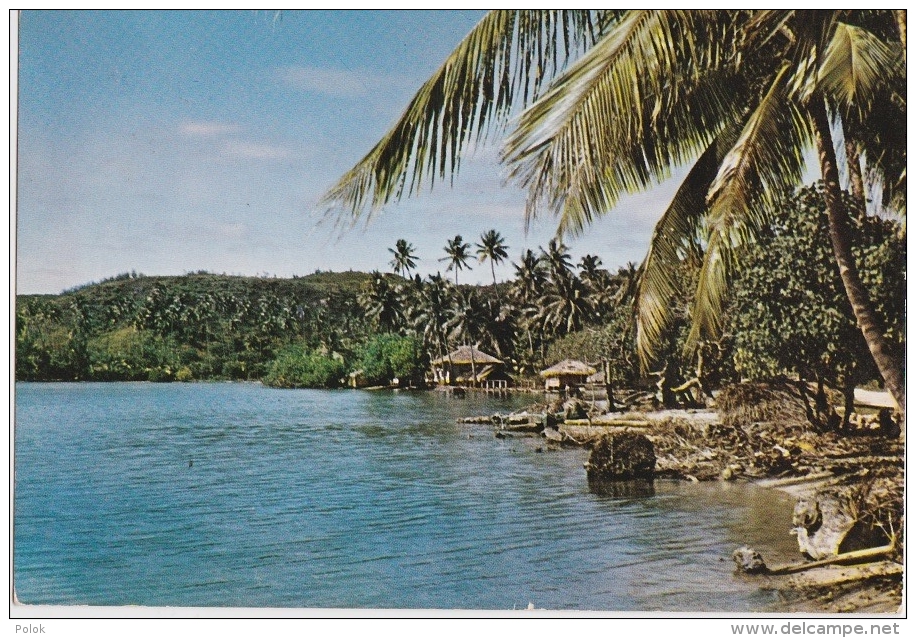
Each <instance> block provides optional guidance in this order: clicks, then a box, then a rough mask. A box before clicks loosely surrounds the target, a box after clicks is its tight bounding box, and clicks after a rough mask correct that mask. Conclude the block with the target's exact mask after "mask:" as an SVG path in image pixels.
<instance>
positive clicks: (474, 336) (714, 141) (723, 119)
mask: <svg viewBox="0 0 916 638" xmlns="http://www.w3.org/2000/svg"><path fill="white" fill-rule="evenodd" d="M900 17H901V16H900V14H899V13H898V12H894V11H870V10H869V11H866V10H836V11H793V10H787V11H750V10H741V11H586V12H581V11H498V12H493V13H491V14H488V16H487V17H485V18H484V20H483V21H482V22H481V23H480V24H479V25H478V26H477V27H476V28H475V29H474V30H473V31H472V33H471V34H469V35H468V37H467V39H466V40H465V41H464V42H463V43H462V44H461V45H460V46H459V48H458V49H457V50H456V51H455V52H454V53H453V54H452V56H450V58H449V59H448V60H446V61H445V63H444V64H443V66H442V67H441V68H440V69H439V71H438V72H437V73H436V74H435V75H434V76H433V78H431V79H430V80H429V81H428V82H427V83H426V84H425V85H424V86H423V87H422V89H421V90H420V92H419V93H418V94H417V96H416V97H415V98H414V100H413V101H412V102H411V104H410V105H409V107H408V109H407V110H406V111H405V114H404V115H403V116H402V118H401V119H400V120H399V121H398V122H397V123H396V125H395V126H394V128H393V129H392V130H391V131H389V133H388V134H387V135H386V136H385V137H384V138H383V139H382V140H381V141H380V142H379V144H378V145H377V146H376V147H375V148H374V149H373V150H372V151H371V152H370V153H369V154H368V155H367V156H366V157H365V158H364V159H363V160H362V161H361V162H360V163H359V164H358V165H357V166H356V167H354V169H352V170H351V171H350V172H349V173H348V174H347V175H345V176H344V177H343V178H342V179H341V180H340V182H339V183H338V184H337V185H336V186H335V187H334V188H333V189H332V190H331V191H330V192H329V193H328V195H327V197H326V200H325V201H326V203H327V204H328V205H329V206H331V207H336V208H337V210H338V211H342V213H341V214H342V215H343V216H354V217H358V216H360V215H363V214H367V213H370V212H372V211H373V210H376V209H378V208H379V207H381V206H382V205H384V204H385V203H387V202H390V201H392V200H396V199H397V198H399V197H401V196H402V195H403V194H407V195H410V194H412V193H414V192H416V190H417V189H418V188H419V187H420V184H422V183H424V182H425V181H432V180H433V178H434V177H436V176H442V177H444V176H446V175H448V174H449V173H453V172H455V171H457V169H458V166H459V158H460V155H461V153H462V151H463V150H464V149H465V147H466V146H467V145H468V144H469V142H470V140H471V139H472V137H486V136H487V135H488V134H490V133H492V132H494V131H502V132H506V131H507V129H506V128H505V126H508V122H509V117H510V115H512V114H514V113H515V112H516V111H517V110H518V109H519V108H521V109H523V110H522V113H521V115H520V116H519V117H518V118H517V119H516V120H515V121H514V122H515V124H514V128H512V129H509V130H508V135H507V137H506V141H505V147H504V159H505V161H506V162H507V163H508V164H509V166H510V170H511V174H512V175H513V177H514V178H516V179H517V180H518V181H519V182H520V183H521V184H522V185H524V186H525V187H527V188H528V189H529V194H530V196H529V202H528V209H527V215H528V217H529V218H532V217H535V216H537V215H541V214H543V213H544V212H548V213H551V214H554V215H556V216H557V219H558V234H557V236H556V238H555V239H552V240H551V241H549V242H548V244H547V246H546V247H540V248H539V249H538V250H537V251H534V250H530V249H526V250H524V251H522V252H521V253H520V254H519V256H518V259H517V261H513V262H511V263H512V267H513V273H514V274H513V276H512V277H511V278H510V279H508V280H507V281H502V282H500V281H498V280H497V277H496V266H497V265H498V264H500V263H502V262H504V261H507V260H510V254H511V253H510V250H511V249H510V247H509V246H507V244H506V240H505V239H504V237H503V236H502V235H501V234H500V233H499V232H498V231H497V230H496V229H491V230H488V231H486V232H484V233H482V234H481V235H480V238H479V241H477V242H476V243H475V244H473V245H472V244H471V243H470V242H467V241H465V240H464V238H463V236H461V235H456V236H455V237H454V238H452V239H447V240H446V243H445V246H444V249H443V253H444V256H442V257H441V258H439V259H438V260H437V261H438V262H441V263H444V264H445V272H446V276H442V275H441V274H439V273H437V274H434V275H429V276H427V277H425V278H423V277H421V276H420V275H419V274H416V272H417V270H418V265H419V262H420V258H419V257H418V256H417V253H416V248H415V247H414V245H413V244H411V243H410V242H409V241H408V240H407V239H399V240H397V242H396V244H395V246H394V247H393V248H390V249H389V252H390V253H391V261H390V262H389V266H390V268H391V272H390V273H382V272H372V273H338V274H334V273H316V274H315V275H311V276H309V277H303V278H294V279H292V280H279V279H251V278H238V277H225V276H216V275H206V274H196V275H189V276H186V277H179V278H175V277H172V278H165V277H143V276H136V275H122V276H119V277H116V278H114V279H113V280H111V281H107V282H103V283H101V284H97V285H92V286H87V287H84V288H81V289H78V290H72V291H68V292H66V293H64V294H62V295H59V296H29V297H21V298H19V299H18V303H17V323H16V375H17V378H18V379H41V380H56V379H72V380H83V379H95V380H115V379H118V380H139V379H147V380H194V379H261V380H264V381H265V382H267V383H270V384H273V385H278V386H289V387H298V386H318V387H334V386H338V385H342V384H344V383H346V382H347V380H348V375H356V376H350V377H349V378H351V379H356V378H357V377H359V378H361V379H362V380H363V381H364V382H365V383H370V384H387V383H390V382H391V381H392V380H393V379H398V381H399V382H401V383H408V384H416V383H421V382H422V380H423V377H424V375H425V372H426V371H427V370H428V367H429V362H430V361H431V360H433V359H437V358H444V357H447V356H448V353H449V352H451V351H452V350H453V349H455V348H456V347H457V346H459V345H462V344H469V343H473V344H477V345H478V347H480V348H481V349H483V350H485V351H488V352H491V353H492V354H494V355H496V356H497V357H499V358H500V359H502V360H503V361H504V362H506V364H507V366H508V369H509V372H510V373H511V374H512V375H513V376H514V377H515V378H516V379H519V380H520V379H530V378H532V377H534V375H536V373H537V371H538V370H540V369H542V368H543V367H546V366H547V365H549V364H552V363H554V362H556V361H557V360H559V359H562V358H575V359H582V360H585V361H588V362H590V363H593V364H598V363H601V364H603V365H602V367H603V369H604V371H605V375H606V380H607V382H608V383H611V384H617V385H638V384H654V383H656V382H657V383H658V386H659V388H660V390H661V396H662V398H663V399H664V400H665V401H666V402H677V401H678V400H679V399H678V396H676V394H675V393H674V391H673V390H672V389H673V388H675V386H681V387H687V386H690V387H692V388H694V390H695V393H694V394H692V396H693V397H694V399H700V398H702V397H703V395H706V396H708V395H709V394H710V393H711V392H712V390H713V389H715V388H716V387H717V386H718V385H720V384H722V383H723V382H725V381H728V380H730V379H737V378H748V379H767V378H772V377H777V376H782V377H785V376H789V377H791V378H793V379H795V380H797V381H798V382H799V384H800V387H809V386H808V383H809V382H810V384H812V385H813V386H815V387H817V388H823V387H824V386H832V387H836V388H838V389H840V390H841V391H843V392H844V393H845V395H846V396H847V401H851V391H852V388H853V387H854V386H855V385H857V384H863V383H867V382H878V383H879V384H881V385H883V386H884V387H887V388H888V389H889V390H890V391H891V393H892V394H893V396H894V397H895V399H896V400H897V402H898V405H899V406H900V407H901V409H902V410H904V411H905V395H904V391H903V385H902V375H903V359H904V352H905V329H904V314H905V213H906V207H905V194H906V145H905V142H906V134H905V127H904V126H903V125H902V124H901V123H902V122H904V121H905V106H906V101H905V91H904V89H905V80H906V78H905V67H904V64H903V63H904V59H903V56H904V51H905V22H901V20H900ZM837 150H839V155H837ZM811 151H816V152H817V155H818V168H819V172H820V176H821V180H820V181H819V182H818V183H817V184H816V185H812V186H808V187H804V188H802V185H801V181H802V176H803V174H804V171H805V167H806V157H808V156H810V152H811ZM678 170H681V171H685V173H684V174H685V177H684V178H683V182H682V183H681V185H680V188H679V189H678V190H677V192H676V194H675V195H674V197H673V199H672V201H671V203H670V204H669V206H668V208H667V209H666V210H665V211H664V213H663V214H662V216H661V218H660V220H659V222H658V224H657V226H656V228H655V231H654V233H653V237H652V240H651V243H650V246H649V247H648V253H647V255H646V258H645V260H644V261H643V263H642V264H641V265H639V266H637V265H636V264H628V265H626V266H624V267H618V268H617V269H616V270H614V269H606V268H605V267H604V264H603V263H602V259H601V258H600V257H599V256H597V255H585V256H583V257H582V258H581V259H580V260H579V262H578V263H574V262H573V259H572V257H571V254H570V252H569V247H568V246H567V245H566V244H565V243H564V242H565V241H566V240H567V239H568V238H569V236H575V235H576V234H578V233H581V232H584V231H585V230H586V228H587V227H588V224H589V223H590V222H591V221H592V220H593V219H594V218H595V217H597V216H599V215H603V214H606V213H608V212H609V211H611V210H612V209H613V207H614V205H615V204H616V202H617V200H618V198H619V197H620V196H621V195H622V194H624V193H627V192H632V191H637V190H641V189H645V188H649V187H651V186H652V185H653V184H655V183H657V182H659V181H661V180H663V179H666V178H667V177H669V176H671V175H672V174H673V173H674V172H675V171H678ZM841 171H842V173H843V174H844V181H845V183H846V185H847V189H846V190H845V191H844V190H842V189H841V182H840V173H841ZM440 254H442V253H440ZM475 256H476V258H477V259H476V260H475V259H474V257H475ZM474 261H477V262H478V263H479V264H480V265H483V267H484V268H486V267H487V262H489V264H488V266H489V268H488V270H489V271H490V272H489V275H490V277H489V279H490V280H491V281H492V284H487V285H481V286H474V285H467V284H464V285H462V284H460V283H459V271H462V270H469V269H471V268H472V267H473V266H472V263H473V262H474ZM452 272H454V281H452V280H451V278H450V277H449V276H448V275H449V273H452ZM848 412H849V410H847V413H848Z"/></svg>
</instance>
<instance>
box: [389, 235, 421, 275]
mask: <svg viewBox="0 0 916 638" xmlns="http://www.w3.org/2000/svg"><path fill="white" fill-rule="evenodd" d="M413 250H414V248H413V244H409V243H408V242H407V240H406V239H399V240H397V241H396V242H395V245H394V248H389V249H388V252H390V253H391V254H392V255H394V258H393V259H392V260H391V261H390V262H389V264H390V265H391V269H392V270H393V271H394V272H395V273H396V274H398V275H401V276H402V277H408V276H410V271H411V270H413V269H415V268H416V267H417V256H416V254H414V252H413Z"/></svg>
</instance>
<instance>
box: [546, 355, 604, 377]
mask: <svg viewBox="0 0 916 638" xmlns="http://www.w3.org/2000/svg"><path fill="white" fill-rule="evenodd" d="M596 372H597V370H596V369H595V368H593V367H592V366H590V365H588V364H587V363H582V362H581V361H575V360H573V359H564V360H563V361H561V362H560V363H558V364H556V365H553V366H550V367H549V368H547V369H546V370H541V376H542V377H544V378H545V379H550V378H552V377H566V376H571V377H583V378H588V377H590V376H592V375H593V374H595V373H596Z"/></svg>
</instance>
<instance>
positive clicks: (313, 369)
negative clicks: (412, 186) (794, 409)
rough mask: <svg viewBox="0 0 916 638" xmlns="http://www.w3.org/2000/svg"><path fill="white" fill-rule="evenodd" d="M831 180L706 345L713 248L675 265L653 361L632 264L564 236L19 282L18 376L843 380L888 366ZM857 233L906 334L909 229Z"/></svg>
mask: <svg viewBox="0 0 916 638" xmlns="http://www.w3.org/2000/svg"><path fill="white" fill-rule="evenodd" d="M822 190H823V186H822V185H816V186H811V187H808V188H805V189H801V190H799V191H797V192H794V193H788V194H786V195H785V196H784V198H783V199H781V200H780V203H779V206H778V214H776V215H775V216H774V218H773V222H772V223H771V224H770V225H768V226H767V227H766V228H764V229H762V231H761V233H760V235H759V237H758V240H757V242H756V243H755V244H754V246H753V248H752V249H751V250H749V251H748V252H747V253H746V254H745V256H744V259H743V260H742V263H741V264H740V265H739V268H738V271H737V273H736V275H735V278H736V284H735V286H734V288H733V289H732V292H731V294H730V296H729V299H728V305H727V310H726V311H725V315H726V320H725V325H726V327H725V330H724V332H723V335H722V337H721V338H719V339H717V340H707V341H704V342H703V343H702V344H701V345H700V347H699V348H697V349H694V350H691V349H688V348H685V345H686V344H687V342H688V340H689V334H690V320H689V319H690V316H689V315H690V309H691V307H692V302H693V299H692V295H693V294H694V290H695V285H694V283H695V280H696V278H697V277H698V276H699V273H700V270H701V269H702V261H701V260H700V259H699V258H695V259H693V260H686V261H684V262H683V263H682V264H680V266H679V267H678V271H677V272H676V273H674V275H675V276H676V277H677V279H678V281H679V289H680V290H681V294H680V295H678V296H677V297H676V298H673V299H672V300H671V301H670V304H671V306H670V308H669V312H670V314H671V316H672V317H674V320H673V321H672V322H671V323H670V325H669V327H668V329H667V331H666V333H665V337H664V343H663V344H662V347H661V348H660V353H661V354H660V357H661V363H660V364H659V366H658V367H657V368H656V369H654V370H652V371H650V374H646V372H645V371H644V370H642V369H641V366H640V361H639V358H638V354H637V343H636V338H637V336H636V335H637V323H636V314H635V313H634V299H635V295H636V294H637V289H638V283H639V272H638V269H637V267H636V266H635V264H627V265H626V266H624V267H620V268H618V269H617V270H616V271H615V272H612V271H609V270H607V269H605V268H603V264H602V261H601V259H600V257H598V256H597V255H584V256H582V257H581V259H580V260H579V262H578V263H573V260H572V258H571V255H570V252H569V247H567V246H566V245H565V244H563V243H562V242H560V241H558V240H551V241H550V242H548V244H547V246H546V247H541V248H540V249H538V251H536V252H535V251H532V250H524V251H522V252H521V253H520V255H519V258H518V260H517V261H515V262H512V266H513V270H514V275H513V276H512V277H511V278H510V279H508V280H507V281H503V282H498V281H497V282H494V284H486V285H456V284H454V283H452V282H451V281H450V280H449V279H448V278H446V277H443V276H442V275H440V274H435V275H430V276H428V277H426V278H425V279H424V278H422V277H420V276H419V275H414V276H413V277H405V276H403V275H402V274H399V273H403V274H404V275H407V274H409V273H408V272H407V271H405V270H404V262H403V261H401V260H396V259H395V260H392V263H391V264H390V266H391V269H392V271H398V272H392V273H382V272H373V273H356V272H348V273H316V274H313V275H309V276H307V277H297V278H293V279H277V278H260V279H258V278H245V277H229V276H225V275H212V274H206V273H195V274H191V275H186V276H184V277H145V276H142V275H135V274H131V275H120V276H118V277H115V278H112V279H111V280H108V281H104V282H102V283H99V284H91V285H87V286H83V287H80V288H77V289H74V290H70V291H66V292H65V293H63V294H61V295H55V296H51V295H39V296H34V295H32V296H21V297H19V298H18V300H17V308H16V319H17V321H16V377H17V379H19V380H98V381H109V380H123V381H137V380H148V381H192V380H209V379H243V380H261V381H263V382H265V383H267V384H270V385H274V386H278V387H340V386H343V385H345V384H347V383H348V382H349V381H353V382H354V384H355V383H356V382H359V383H360V384H361V385H388V384H391V383H393V382H394V383H398V384H400V385H412V386H418V385H422V384H423V383H424V381H425V379H426V378H428V372H429V368H430V361H431V360H433V359H437V358H445V357H447V355H448V353H449V352H451V351H452V350H454V349H456V348H457V347H458V346H460V345H463V344H476V345H477V346H478V347H479V348H481V349H482V350H484V351H487V352H490V353H492V354H494V355H495V356H497V357H499V358H500V359H501V360H503V361H504V362H505V363H506V364H507V368H508V371H509V373H510V374H511V375H512V377H513V378H514V379H515V380H516V381H517V382H526V381H531V380H533V379H535V378H536V376H537V373H538V371H539V370H541V369H543V368H545V367H547V366H548V365H551V364H553V363H555V362H557V361H559V360H561V359H580V360H584V361H587V362H590V363H592V364H593V365H596V366H598V367H599V368H600V369H602V370H603V371H604V372H605V380H606V382H607V383H609V384H611V385H612V386H615V387H638V386H643V387H651V386H652V385H653V384H656V383H659V384H660V385H661V386H663V393H662V398H663V399H664V400H665V401H668V402H672V404H676V403H677V401H678V397H676V396H674V395H673V394H672V393H671V392H670V390H671V388H674V387H675V386H677V385H679V384H682V383H683V382H684V381H686V380H688V379H690V378H691V377H693V378H695V381H696V386H697V388H698V390H699V393H698V394H694V395H693V396H694V397H695V399H702V398H703V396H704V395H706V396H707V397H708V396H709V395H710V394H711V392H712V391H713V390H714V389H716V388H717V387H719V386H720V385H721V384H722V383H724V382H726V381H729V380H735V379H737V378H739V377H740V378H747V379H771V378H774V377H785V376H787V375H790V376H792V377H793V378H796V379H799V380H800V381H802V382H811V383H813V384H816V385H817V386H818V387H821V388H823V387H825V386H826V387H834V388H838V389H840V390H843V391H847V394H848V393H849V392H851V389H852V388H853V387H854V386H855V385H861V384H864V383H868V382H870V381H874V380H876V379H879V378H880V375H879V374H878V371H877V369H876V367H875V366H874V365H873V364H872V363H871V360H870V358H868V357H867V356H866V355H867V347H866V345H865V343H864V338H863V337H862V335H861V333H860V332H859V331H858V330H857V329H856V324H855V318H854V316H853V314H852V311H851V309H850V308H849V305H848V304H847V303H845V298H844V294H843V287H842V282H841V281H840V277H839V275H838V273H837V272H836V271H835V269H833V267H832V255H831V252H830V249H829V246H828V244H827V243H826V242H825V241H824V238H825V236H826V234H827V232H828V230H827V228H826V227H825V225H824V224H823V223H822V216H821V207H820V201H821V199H820V198H821V197H822ZM850 197H851V196H850ZM493 233H494V234H495V235H496V236H497V237H500V241H499V242H496V243H497V244H499V245H500V246H501V247H502V249H501V252H505V253H506V254H508V250H509V247H508V246H506V245H505V241H504V240H502V239H501V236H500V235H499V234H498V233H496V232H495V231H493ZM853 235H854V239H855V240H856V244H857V245H861V246H862V248H859V249H857V252H856V258H857V261H858V262H859V264H860V272H861V276H862V279H863V281H864V282H865V284H866V285H867V286H868V290H869V294H870V296H871V298H872V299H874V300H875V304H876V308H877V310H878V312H879V313H880V316H881V320H882V321H883V322H884V323H885V324H886V325H888V326H889V330H888V333H887V334H886V335H885V337H886V339H887V340H888V342H889V343H892V344H894V347H895V348H903V344H904V325H903V316H904V303H905V274H904V271H903V269H902V268H901V264H902V263H903V261H904V257H905V238H904V228H903V225H902V224H901V223H900V222H899V221H896V220H893V219H884V218H879V217H876V216H873V215H867V214H864V213H863V214H862V215H860V216H859V217H857V218H856V220H855V224H854V227H853ZM485 236H486V234H485ZM460 246H464V248H462V249H461V250H463V251H465V254H466V251H467V248H468V247H469V246H468V244H467V243H466V242H463V241H462V240H461V238H460V237H456V238H455V239H454V240H450V241H449V242H447V245H446V253H447V257H446V259H447V260H449V263H450V264H452V263H456V262H455V261H452V260H453V257H452V256H451V252H450V249H451V248H454V247H460ZM401 248H403V249H406V250H403V251H401V252H402V253H403V254H408V255H410V262H411V266H410V268H411V269H415V268H416V267H417V265H418V264H417V262H418V261H419V260H418V258H417V257H416V256H415V255H414V254H413V250H414V249H413V247H412V245H411V244H410V243H409V242H407V241H406V240H403V239H402V240H398V242H397V244H396V247H395V249H394V250H393V251H392V253H398V252H399V251H400V249H401ZM456 253H457V254H459V255H460V254H462V253H461V252H458V251H456ZM488 259H489V257H488ZM468 260H469V259H468ZM440 261H441V260H440ZM484 268H486V266H484ZM489 270H490V273H488V274H489V275H491V276H492V272H493V271H492V269H489Z"/></svg>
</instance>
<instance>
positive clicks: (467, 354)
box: [432, 346, 502, 366]
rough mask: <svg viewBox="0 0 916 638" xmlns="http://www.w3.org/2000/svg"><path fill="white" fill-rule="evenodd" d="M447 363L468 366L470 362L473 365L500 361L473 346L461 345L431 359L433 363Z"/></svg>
mask: <svg viewBox="0 0 916 638" xmlns="http://www.w3.org/2000/svg"><path fill="white" fill-rule="evenodd" d="M472 357H473V359H472ZM448 363H451V364H452V365H456V366H469V365H471V363H474V364H475V365H490V364H497V363H502V361H500V360H499V359H497V358H496V357H494V356H492V355H489V354H487V353H486V352H481V351H480V350H478V349H477V348H475V347H474V346H461V347H460V348H458V349H457V350H455V351H454V352H452V353H451V354H449V355H447V356H444V357H440V358H438V359H435V360H433V361H432V364H433V365H444V364H448Z"/></svg>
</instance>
